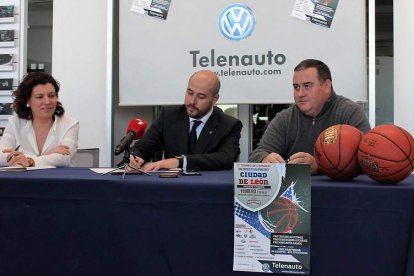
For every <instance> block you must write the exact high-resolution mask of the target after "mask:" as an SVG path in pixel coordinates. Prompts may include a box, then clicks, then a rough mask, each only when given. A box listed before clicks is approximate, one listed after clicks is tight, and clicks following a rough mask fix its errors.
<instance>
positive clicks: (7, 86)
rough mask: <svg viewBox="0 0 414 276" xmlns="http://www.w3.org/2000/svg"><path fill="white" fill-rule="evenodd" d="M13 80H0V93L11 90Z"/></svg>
mask: <svg viewBox="0 0 414 276" xmlns="http://www.w3.org/2000/svg"><path fill="white" fill-rule="evenodd" d="M12 89H13V79H0V91H4V90H12Z"/></svg>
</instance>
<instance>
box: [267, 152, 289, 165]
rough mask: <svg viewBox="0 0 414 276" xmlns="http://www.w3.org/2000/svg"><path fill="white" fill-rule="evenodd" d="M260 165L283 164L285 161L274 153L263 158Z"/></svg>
mask: <svg viewBox="0 0 414 276" xmlns="http://www.w3.org/2000/svg"><path fill="white" fill-rule="evenodd" d="M262 163H285V160H284V159H283V158H282V156H280V155H279V154H277V153H276V152H271V153H269V154H268V155H267V156H266V157H265V158H263V160H262Z"/></svg>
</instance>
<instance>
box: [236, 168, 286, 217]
mask: <svg viewBox="0 0 414 276" xmlns="http://www.w3.org/2000/svg"><path fill="white" fill-rule="evenodd" d="M285 170H286V168H285V165H284V164H264V163H234V181H235V183H236V185H235V186H234V189H235V190H234V194H235V199H236V201H237V202H238V203H239V204H240V205H241V206H243V207H244V208H246V209H247V210H250V211H252V212H254V211H259V210H261V209H263V208H264V207H266V206H268V205H269V204H270V203H271V202H272V201H273V200H274V199H275V198H276V196H277V194H278V193H279V190H280V186H281V183H282V177H283V176H284V175H285Z"/></svg>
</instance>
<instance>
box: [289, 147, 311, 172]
mask: <svg viewBox="0 0 414 276" xmlns="http://www.w3.org/2000/svg"><path fill="white" fill-rule="evenodd" d="M288 164H309V165H310V166H311V174H316V173H317V172H318V164H317V163H316V160H315V157H313V156H312V155H311V154H309V153H307V152H298V153H295V154H293V155H292V156H291V157H290V158H289V162H288Z"/></svg>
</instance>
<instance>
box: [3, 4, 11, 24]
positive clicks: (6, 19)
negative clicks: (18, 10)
mask: <svg viewBox="0 0 414 276" xmlns="http://www.w3.org/2000/svg"><path fill="white" fill-rule="evenodd" d="M13 12H14V6H13V5H9V6H0V23H11V22H14V14H13Z"/></svg>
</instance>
